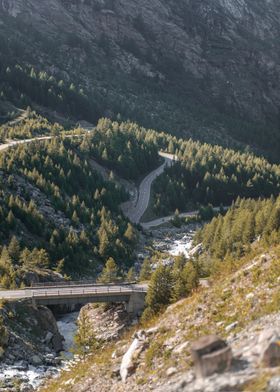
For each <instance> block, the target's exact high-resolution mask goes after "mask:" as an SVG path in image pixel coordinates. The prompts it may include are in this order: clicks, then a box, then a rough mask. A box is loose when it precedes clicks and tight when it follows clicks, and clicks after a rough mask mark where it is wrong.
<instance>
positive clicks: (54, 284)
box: [31, 280, 136, 288]
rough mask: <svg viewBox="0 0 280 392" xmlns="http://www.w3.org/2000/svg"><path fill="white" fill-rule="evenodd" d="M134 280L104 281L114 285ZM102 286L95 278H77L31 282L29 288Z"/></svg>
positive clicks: (128, 283) (126, 283) (125, 284)
mask: <svg viewBox="0 0 280 392" xmlns="http://www.w3.org/2000/svg"><path fill="white" fill-rule="evenodd" d="M135 283H136V282H115V283H106V286H116V284H117V285H123V286H127V285H131V284H135ZM93 285H94V286H97V287H98V286H104V283H98V282H96V280H77V281H74V280H73V281H71V280H69V281H61V282H42V283H32V284H31V288H44V287H70V286H93Z"/></svg>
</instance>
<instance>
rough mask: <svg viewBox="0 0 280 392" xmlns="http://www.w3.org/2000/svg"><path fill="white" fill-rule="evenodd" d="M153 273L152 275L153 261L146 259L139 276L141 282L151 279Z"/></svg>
mask: <svg viewBox="0 0 280 392" xmlns="http://www.w3.org/2000/svg"><path fill="white" fill-rule="evenodd" d="M151 275H152V267H151V263H150V261H149V259H145V260H144V262H143V264H142V267H141V271H140V276H139V280H140V282H145V281H147V280H149V279H150V278H151Z"/></svg>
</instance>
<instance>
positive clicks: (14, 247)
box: [8, 236, 21, 263]
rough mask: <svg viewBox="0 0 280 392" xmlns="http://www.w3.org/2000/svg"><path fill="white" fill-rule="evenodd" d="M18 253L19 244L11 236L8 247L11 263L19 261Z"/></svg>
mask: <svg viewBox="0 0 280 392" xmlns="http://www.w3.org/2000/svg"><path fill="white" fill-rule="evenodd" d="M20 251H21V248H20V244H19V242H18V240H17V238H16V237H15V236H13V237H12V239H11V241H10V244H9V247H8V253H9V255H10V257H11V259H12V261H13V263H17V262H18V261H19V257H20Z"/></svg>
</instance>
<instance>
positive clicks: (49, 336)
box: [45, 331, 53, 344]
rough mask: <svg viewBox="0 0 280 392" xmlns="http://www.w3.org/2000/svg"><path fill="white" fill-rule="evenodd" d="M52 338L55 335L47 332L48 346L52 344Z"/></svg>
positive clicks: (46, 340)
mask: <svg viewBox="0 0 280 392" xmlns="http://www.w3.org/2000/svg"><path fill="white" fill-rule="evenodd" d="M52 338H53V333H52V332H50V331H49V332H47V334H46V337H45V342H46V343H47V344H49V343H50V342H51V340H52Z"/></svg>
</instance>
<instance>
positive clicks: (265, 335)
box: [258, 329, 280, 367]
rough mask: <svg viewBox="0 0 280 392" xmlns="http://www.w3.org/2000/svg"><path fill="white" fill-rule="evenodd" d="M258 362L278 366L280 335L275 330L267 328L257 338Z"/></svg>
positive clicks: (279, 363) (279, 361)
mask: <svg viewBox="0 0 280 392" xmlns="http://www.w3.org/2000/svg"><path fill="white" fill-rule="evenodd" d="M258 344H259V352H260V363H261V365H263V366H265V367H274V366H280V336H279V334H278V332H277V331H275V330H273V329H268V330H265V331H264V332H262V333H261V334H260V336H259V339H258Z"/></svg>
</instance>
